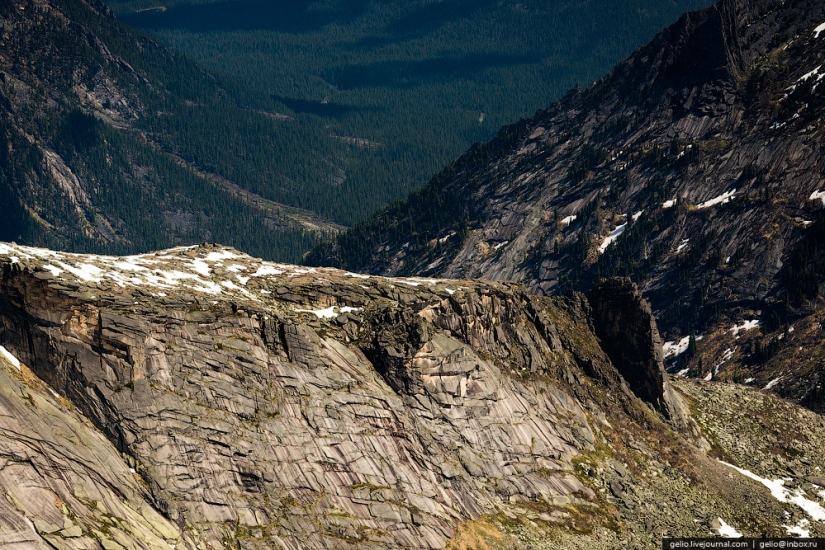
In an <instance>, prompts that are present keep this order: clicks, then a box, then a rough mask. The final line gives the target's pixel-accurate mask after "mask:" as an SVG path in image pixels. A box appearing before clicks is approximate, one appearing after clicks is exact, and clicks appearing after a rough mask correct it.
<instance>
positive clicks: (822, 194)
mask: <svg viewBox="0 0 825 550" xmlns="http://www.w3.org/2000/svg"><path fill="white" fill-rule="evenodd" d="M816 199H819V200H821V201H822V208H825V191H819V190H816V191H814V192H813V193H811V196H810V197H808V200H809V201H815V200H816Z"/></svg>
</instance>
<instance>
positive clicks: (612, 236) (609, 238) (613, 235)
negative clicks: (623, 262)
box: [599, 223, 627, 254]
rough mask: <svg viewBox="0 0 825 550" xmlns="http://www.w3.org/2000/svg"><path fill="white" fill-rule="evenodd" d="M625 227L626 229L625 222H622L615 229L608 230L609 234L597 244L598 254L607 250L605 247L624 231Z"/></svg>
mask: <svg viewBox="0 0 825 550" xmlns="http://www.w3.org/2000/svg"><path fill="white" fill-rule="evenodd" d="M625 229H627V223H623V224H622V225H620V226H619V227H617V228H616V229H614V230H613V231H611V232H610V235H608V236H607V237H605V238H604V240H603V241H602V244H601V245H599V254H604V251H605V250H607V247H608V246H610V245H611V244H612V243H613V242H615V241H616V239H618V238H619V236H620V235H621V234H622V233H624V231H625Z"/></svg>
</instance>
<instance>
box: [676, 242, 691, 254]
mask: <svg viewBox="0 0 825 550" xmlns="http://www.w3.org/2000/svg"><path fill="white" fill-rule="evenodd" d="M689 242H690V239H682V242H681V243H679V246H678V247H676V254H678V253H679V252H681V251H682V250H684V248H685V247H686V246H687V245H688V243H689Z"/></svg>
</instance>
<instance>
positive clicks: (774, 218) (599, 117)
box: [309, 0, 825, 408]
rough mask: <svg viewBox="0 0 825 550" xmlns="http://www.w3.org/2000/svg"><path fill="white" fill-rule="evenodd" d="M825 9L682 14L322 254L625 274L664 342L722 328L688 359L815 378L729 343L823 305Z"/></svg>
mask: <svg viewBox="0 0 825 550" xmlns="http://www.w3.org/2000/svg"><path fill="white" fill-rule="evenodd" d="M823 24H825V6H823V4H822V3H821V2H817V1H813V0H794V1H788V2H782V3H777V2H768V1H757V2H743V1H737V0H722V1H720V2H719V3H717V4H716V5H715V6H713V7H711V8H708V9H706V10H703V11H699V12H693V13H688V14H686V15H685V16H683V17H682V18H681V19H680V20H679V21H678V22H677V23H676V24H674V25H673V26H672V27H670V28H669V29H667V30H665V31H663V32H662V33H661V34H660V35H659V36H657V37H656V38H655V39H654V40H653V41H652V42H651V43H650V44H649V45H647V46H645V47H643V48H640V49H639V50H637V51H636V52H635V53H634V54H633V55H632V56H630V57H629V58H628V59H627V60H626V61H624V62H623V63H621V64H619V65H618V66H617V67H616V68H615V69H614V70H613V71H611V72H610V73H609V74H608V75H607V76H605V77H604V78H603V79H602V80H600V81H598V82H595V83H593V84H592V85H591V86H588V87H587V88H586V89H582V90H579V89H576V90H572V91H571V92H570V93H569V94H568V95H567V96H566V97H564V98H563V99H562V100H560V101H559V102H558V103H556V104H554V105H552V106H551V107H549V108H548V109H547V110H545V111H540V112H538V113H536V115H535V116H534V117H532V118H531V119H529V120H523V121H521V122H519V123H518V124H514V125H513V126H510V127H506V128H504V129H502V131H501V132H500V134H499V136H498V137H497V138H496V139H495V140H493V141H491V142H490V143H487V144H484V145H479V146H476V147H474V148H473V149H471V150H470V151H468V152H467V153H466V154H465V155H464V156H463V157H461V158H460V159H459V160H457V161H456V162H455V163H454V164H453V165H451V166H450V167H448V169H446V170H445V171H444V172H443V173H441V174H439V175H438V176H436V178H434V180H433V181H432V182H431V183H430V185H429V186H428V187H427V188H425V189H424V190H423V191H421V192H420V193H418V194H416V195H413V196H411V197H410V199H409V200H408V201H407V202H406V203H403V204H401V205H399V206H396V207H393V208H391V209H389V210H387V211H386V212H382V213H381V214H379V215H377V216H376V217H375V218H374V219H373V220H370V221H367V222H365V223H364V224H362V225H360V226H358V227H356V228H353V229H352V230H351V231H350V233H349V234H347V235H344V236H342V237H340V238H338V240H337V241H335V242H334V243H332V244H330V245H328V246H326V247H325V248H323V249H319V250H316V252H315V253H313V255H311V256H310V258H309V261H310V263H312V264H313V265H338V266H341V267H345V268H347V269H360V270H365V271H369V272H373V273H383V274H418V275H426V276H445V277H483V278H485V279H492V280H509V281H518V282H522V283H524V284H525V285H526V286H527V287H528V289H529V290H531V291H533V292H536V293H540V294H554V293H560V292H563V291H564V290H566V289H569V288H578V289H583V290H586V289H590V288H593V287H594V285H595V284H596V282H597V281H598V280H599V279H600V278H602V277H606V276H613V275H624V276H630V277H631V278H632V279H633V280H634V281H636V282H637V283H638V284H639V288H640V289H641V290H642V292H643V293H644V295H645V297H646V298H647V300H649V302H650V303H651V305H652V308H653V311H654V313H655V314H656V316H657V318H658V321H659V325H660V327H661V328H662V329H663V331H664V333H665V336H666V337H667V339H668V340H672V341H674V342H678V341H679V340H680V339H681V338H683V337H684V338H687V337H689V335H690V334H693V333H695V334H697V335H702V334H704V333H708V334H710V333H718V334H719V338H717V339H716V340H715V341H716V342H717V344H714V345H713V346H710V347H706V348H705V347H704V346H706V344H708V343H709V342H710V340H707V339H706V340H705V342H704V343H703V342H701V340H700V342H699V344H698V346H699V350H700V352H702V353H700V356H702V357H703V359H704V360H703V363H702V364H701V365H700V364H699V363H698V359H693V360H692V362H691V363H690V364H686V363H685V362H680V363H679V364H677V365H675V367H674V368H675V369H676V370H682V369H683V368H687V367H691V369H692V371H693V372H695V373H696V374H697V375H701V376H702V377H704V376H706V375H708V374H709V373H710V375H711V376H717V377H718V376H728V377H734V375H733V371H734V370H738V371H739V372H741V373H742V376H741V379H742V380H744V379H746V378H753V379H754V380H755V382H754V383H761V384H762V385H766V384H767V383H768V382H769V381H770V380H771V379H774V378H776V377H777V376H779V375H781V374H782V373H783V372H784V373H785V376H786V379H802V380H806V381H814V382H816V380H819V379H816V380H814V379H813V378H811V376H813V375H811V374H810V373H808V372H807V371H805V372H803V371H802V370H799V368H797V367H796V366H795V364H794V362H793V361H788V360H784V361H782V362H781V363H776V362H773V363H772V362H771V361H770V360H769V359H770V358H765V359H764V361H762V360H760V361H756V360H755V359H754V358H756V357H757V356H759V357H761V355H759V354H757V353H756V351H757V350H756V344H755V343H754V342H751V343H750V344H748V345H747V346H743V345H739V346H738V350H737V349H735V348H737V344H742V343H741V342H731V341H730V340H731V339H730V334H729V332H730V329H731V327H732V326H734V325H741V324H742V323H743V322H744V321H746V320H761V321H762V325H763V328H762V329H761V331H762V336H763V337H764V338H765V342H763V344H765V345H766V344H767V342H768V340H769V339H770V338H771V337H776V336H777V334H778V333H777V332H776V331H777V329H778V328H781V326H782V325H784V324H788V325H793V324H794V323H795V322H796V321H797V320H798V319H801V318H805V317H806V316H809V315H811V314H812V313H813V312H815V311H818V310H819V308H820V306H821V300H820V298H819V291H820V288H821V284H822V283H823V273H825V271H823V267H822V260H821V258H822V257H823V251H825V248H823V247H825V238H823V237H822V235H823V233H822V229H821V228H822V226H823V224H825V221H823V219H822V205H823V202H822V200H821V198H822V197H821V194H822V191H823V188H825V180H823V176H822V173H823V168H825V166H823V156H822V154H821V150H822V145H823V135H824V134H823V129H822V120H823V113H825V111H823V109H825V103H824V102H823V97H825V96H823V86H822V78H823V76H822V75H823V72H822V67H821V65H822V58H823V45H825V31H823V30H822V25H823ZM725 333H728V334H727V336H725ZM786 342H787V340H786ZM717 346H718V348H719V349H718V350H717ZM763 347H764V346H763ZM726 349H730V350H731V351H732V353H733V354H734V355H733V356H730V355H728V356H725V355H724V353H725V350H726ZM703 350H706V351H703ZM817 353H818V352H817ZM817 353H814V354H813V355H814V356H817ZM749 356H750V357H751V358H750V359H749V358H748V357H749ZM697 357H698V356H697ZM720 362H724V365H723V366H722V369H721V371H717V370H716V369H715V368H714V367H715V365H717V364H720ZM671 365H672V361H669V363H668V366H671ZM806 368H807V367H806ZM711 371H715V372H712V373H711ZM737 376H738V375H737ZM737 379H738V378H737ZM801 385H802V386H811V387H815V386H816V383H814V384H813V385H811V384H809V383H808V382H803V383H802V384H801ZM777 388H779V386H777ZM787 390H788V391H786V392H784V393H785V395H788V396H791V397H794V398H796V399H799V400H801V401H805V402H808V401H816V400H817V399H819V401H816V402H820V401H821V396H820V397H817V396H814V395H812V394H810V392H806V390H805V389H804V388H800V387H799V386H797V387H796V389H791V388H790V386H789V387H788V388H787ZM820 406H821V404H820ZM814 408H816V407H814Z"/></svg>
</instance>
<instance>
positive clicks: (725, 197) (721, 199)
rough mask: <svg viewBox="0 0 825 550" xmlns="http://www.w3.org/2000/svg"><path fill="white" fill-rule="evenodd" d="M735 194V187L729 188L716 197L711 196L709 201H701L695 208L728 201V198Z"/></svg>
mask: <svg viewBox="0 0 825 550" xmlns="http://www.w3.org/2000/svg"><path fill="white" fill-rule="evenodd" d="M735 194H736V189H731V190H730V191H728V192H726V193H722V194H721V195H719V196H718V197H713V198H712V199H710V200H709V201H705V202H703V203H702V204H700V205H699V206H698V207H697V208H699V209H700V210H701V209H702V208H710V207H711V206H716V205H717V204H727V203H729V202H730V200H731V199H732V198H733V196H734V195H735Z"/></svg>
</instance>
